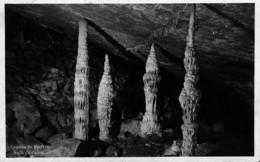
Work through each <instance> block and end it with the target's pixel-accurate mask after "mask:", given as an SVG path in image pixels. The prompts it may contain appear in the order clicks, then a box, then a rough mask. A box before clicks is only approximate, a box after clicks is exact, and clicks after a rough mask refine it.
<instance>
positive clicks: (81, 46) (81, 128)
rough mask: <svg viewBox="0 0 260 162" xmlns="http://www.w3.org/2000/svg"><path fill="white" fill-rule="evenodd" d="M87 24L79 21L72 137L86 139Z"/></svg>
mask: <svg viewBox="0 0 260 162" xmlns="http://www.w3.org/2000/svg"><path fill="white" fill-rule="evenodd" d="M87 32H88V24H87V22H86V21H85V20H81V21H80V22H79V35H78V56H77V64H76V73H75V82H74V119H75V130H74V138H77V139H81V140H85V139H88V125H89V63H88V60H89V56H88V46H87Z"/></svg>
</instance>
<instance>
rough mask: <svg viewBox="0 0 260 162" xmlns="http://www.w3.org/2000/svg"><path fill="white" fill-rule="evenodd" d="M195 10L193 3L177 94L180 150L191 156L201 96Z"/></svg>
mask: <svg viewBox="0 0 260 162" xmlns="http://www.w3.org/2000/svg"><path fill="white" fill-rule="evenodd" d="M195 10H196V6H195V5H193V9H192V12H191V16H190V21H189V30H188V35H187V43H186V50H185V58H184V67H185V70H186V74H185V78H184V83H183V85H184V87H183V89H182V91H181V94H180V96H179V101H180V104H181V107H182V109H183V116H182V119H183V125H182V126H181V128H182V133H183V143H182V148H181V151H182V155H183V156H192V155H194V153H195V148H196V145H197V130H198V123H197V116H198V114H197V111H198V107H199V100H200V98H201V93H200V91H199V90H198V89H197V88H196V84H197V82H198V80H199V76H198V71H199V67H198V63H197V58H196V53H195V49H194V47H193V39H194V23H195Z"/></svg>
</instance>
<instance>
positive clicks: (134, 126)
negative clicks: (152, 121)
mask: <svg viewBox="0 0 260 162" xmlns="http://www.w3.org/2000/svg"><path fill="white" fill-rule="evenodd" d="M141 122H142V121H141V120H126V121H124V122H122V124H121V126H120V136H122V135H123V134H124V133H126V132H128V133H131V134H132V135H135V136H142V132H141ZM120 136H119V137H120Z"/></svg>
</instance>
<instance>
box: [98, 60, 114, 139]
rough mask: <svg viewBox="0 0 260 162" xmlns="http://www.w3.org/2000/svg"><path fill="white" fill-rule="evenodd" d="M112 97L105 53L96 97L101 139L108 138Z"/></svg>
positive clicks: (112, 91) (108, 67)
mask: <svg viewBox="0 0 260 162" xmlns="http://www.w3.org/2000/svg"><path fill="white" fill-rule="evenodd" d="M113 98H114V90H113V86H112V78H111V75H110V65H109V59H108V56H107V55H106V57H105V64H104V72H103V75H102V79H101V81H100V85H99V89H98V98H97V113H98V124H99V129H100V132H99V139H100V140H103V141H107V140H109V139H110V138H109V130H110V128H111V112H112V105H113Z"/></svg>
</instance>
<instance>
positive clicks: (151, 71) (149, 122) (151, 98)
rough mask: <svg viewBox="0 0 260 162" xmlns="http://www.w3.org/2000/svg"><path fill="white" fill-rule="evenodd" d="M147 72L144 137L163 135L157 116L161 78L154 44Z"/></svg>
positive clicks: (147, 63)
mask: <svg viewBox="0 0 260 162" xmlns="http://www.w3.org/2000/svg"><path fill="white" fill-rule="evenodd" d="M145 70H146V73H145V74H144V76H143V81H144V93H145V103H146V112H145V114H144V116H143V120H142V123H141V134H142V136H144V137H145V136H147V135H161V131H160V130H161V128H160V125H159V123H158V115H157V98H158V97H157V92H158V90H159V83H160V80H161V77H160V75H159V67H158V63H157V59H156V55H155V50H154V45H153V44H152V46H151V51H150V54H149V56H148V59H147V62H146V67H145Z"/></svg>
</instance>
